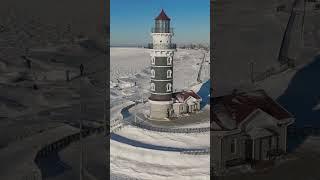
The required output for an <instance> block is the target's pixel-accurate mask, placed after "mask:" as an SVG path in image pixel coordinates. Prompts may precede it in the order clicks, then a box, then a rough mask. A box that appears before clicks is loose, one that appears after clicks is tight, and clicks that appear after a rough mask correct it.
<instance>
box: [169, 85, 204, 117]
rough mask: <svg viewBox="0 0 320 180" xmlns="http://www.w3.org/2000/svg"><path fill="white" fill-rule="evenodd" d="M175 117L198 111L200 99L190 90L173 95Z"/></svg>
mask: <svg viewBox="0 0 320 180" xmlns="http://www.w3.org/2000/svg"><path fill="white" fill-rule="evenodd" d="M173 99H174V102H173V111H174V114H175V115H181V114H186V113H194V112H197V111H199V110H200V102H201V101H202V98H201V97H200V96H199V95H198V94H197V93H195V92H194V91H192V90H188V91H181V92H175V93H173Z"/></svg>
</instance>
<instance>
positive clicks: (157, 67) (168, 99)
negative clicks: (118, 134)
mask: <svg viewBox="0 0 320 180" xmlns="http://www.w3.org/2000/svg"><path fill="white" fill-rule="evenodd" d="M173 35H174V33H173V30H172V28H171V27H170V18H169V17H168V16H167V15H166V13H165V12H164V10H163V9H162V10H161V12H160V14H159V15H158V16H157V17H156V18H155V26H154V27H153V28H152V30H151V36H152V44H149V48H150V49H151V52H150V55H151V69H150V74H151V81H150V93H151V96H150V97H149V103H150V118H151V119H166V118H169V117H170V116H171V115H172V114H173V107H172V105H173V100H172V93H173V91H172V89H173V55H174V52H175V51H176V45H175V44H173V43H171V38H172V36H173Z"/></svg>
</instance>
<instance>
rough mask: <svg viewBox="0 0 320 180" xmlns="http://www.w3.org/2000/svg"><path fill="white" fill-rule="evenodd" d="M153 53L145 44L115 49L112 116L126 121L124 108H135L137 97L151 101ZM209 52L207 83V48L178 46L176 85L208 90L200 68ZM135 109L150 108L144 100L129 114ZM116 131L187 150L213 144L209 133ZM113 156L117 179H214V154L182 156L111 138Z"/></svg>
mask: <svg viewBox="0 0 320 180" xmlns="http://www.w3.org/2000/svg"><path fill="white" fill-rule="evenodd" d="M149 51H150V50H149V49H143V48H111V59H110V60H111V61H110V64H111V72H110V76H111V78H110V81H111V82H110V98H111V99H110V100H111V101H110V102H111V104H110V105H111V119H113V120H115V119H122V118H123V117H122V115H121V110H122V109H123V108H124V107H127V106H130V105H131V104H132V102H133V101H136V100H141V99H144V100H146V99H147V97H148V96H149V83H150V73H149V71H150V54H149ZM204 53H205V56H206V61H205V62H204V63H203V68H202V72H201V77H200V79H201V80H202V81H203V82H206V81H207V80H209V78H210V64H209V62H210V59H209V57H210V54H209V53H206V52H205V51H202V50H185V49H178V50H177V52H176V53H175V56H174V61H173V64H174V72H173V73H174V76H173V77H174V82H173V89H175V90H182V89H193V90H194V91H196V92H198V91H200V90H203V89H204V88H203V86H204V84H205V83H201V84H197V83H198V82H197V76H198V71H199V69H200V65H201V61H202V57H203V55H204ZM206 87H207V86H206ZM208 94H209V89H208ZM140 102H141V101H140ZM135 108H137V110H138V111H139V112H143V111H148V105H147V104H146V105H143V104H139V105H137V106H136V107H133V108H132V109H128V111H127V112H128V113H129V114H130V113H132V112H133V111H134V109H135ZM207 108H208V105H207V106H205V109H207ZM206 112H208V111H206ZM208 118H209V116H208ZM209 126H210V123H209V119H208V121H205V122H201V123H197V124H188V125H186V126H183V127H193V128H196V127H209ZM116 134H117V135H119V136H121V137H124V138H127V139H129V140H134V141H138V142H139V143H144V144H148V145H151V146H153V145H154V146H161V147H170V148H185V149H207V148H209V147H210V133H209V132H206V133H202V134H196V133H192V134H174V133H164V132H154V131H148V130H143V129H140V128H137V127H133V126H125V127H124V128H122V129H121V130H119V131H117V132H116ZM110 160H111V165H110V166H111V174H112V175H115V176H116V177H131V178H139V179H209V177H210V168H209V167H210V164H209V163H210V156H209V155H182V154H180V153H179V152H171V151H160V150H154V149H148V148H142V147H135V146H132V145H129V144H125V143H123V142H118V141H116V140H115V139H114V140H111V141H110ZM111 178H113V177H111Z"/></svg>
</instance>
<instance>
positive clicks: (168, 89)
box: [167, 83, 172, 92]
mask: <svg viewBox="0 0 320 180" xmlns="http://www.w3.org/2000/svg"><path fill="white" fill-rule="evenodd" d="M171 89H172V85H171V83H168V84H167V92H170V91H171Z"/></svg>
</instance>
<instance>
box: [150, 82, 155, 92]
mask: <svg viewBox="0 0 320 180" xmlns="http://www.w3.org/2000/svg"><path fill="white" fill-rule="evenodd" d="M150 90H151V91H156V85H155V84H154V83H151V84H150Z"/></svg>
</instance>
